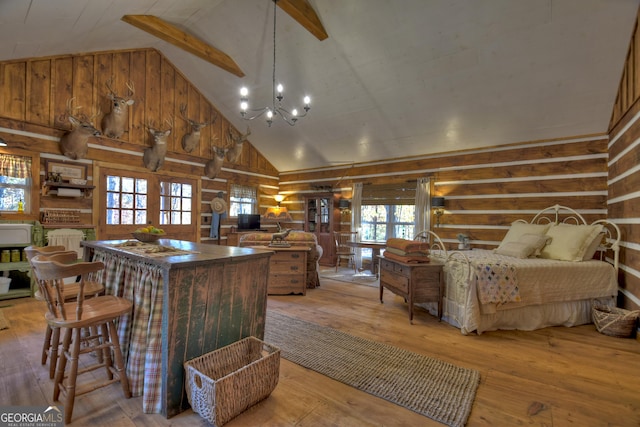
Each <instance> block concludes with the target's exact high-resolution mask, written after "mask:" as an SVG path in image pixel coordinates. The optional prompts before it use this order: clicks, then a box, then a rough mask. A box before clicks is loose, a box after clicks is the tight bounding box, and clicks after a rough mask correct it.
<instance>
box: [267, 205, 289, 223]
mask: <svg viewBox="0 0 640 427" xmlns="http://www.w3.org/2000/svg"><path fill="white" fill-rule="evenodd" d="M262 217H263V218H264V219H273V220H279V221H291V220H292V218H291V215H289V212H288V211H287V208H285V207H280V206H274V207H271V208H267V211H266V212H265V213H264V215H263V216H262Z"/></svg>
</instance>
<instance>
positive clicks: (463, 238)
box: [457, 233, 469, 249]
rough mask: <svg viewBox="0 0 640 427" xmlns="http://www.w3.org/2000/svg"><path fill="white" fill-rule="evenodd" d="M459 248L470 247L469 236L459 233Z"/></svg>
mask: <svg viewBox="0 0 640 427" xmlns="http://www.w3.org/2000/svg"><path fill="white" fill-rule="evenodd" d="M457 237H458V242H460V243H458V249H469V236H467V235H466V234H462V233H458V236H457Z"/></svg>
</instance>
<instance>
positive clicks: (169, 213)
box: [160, 181, 193, 225]
mask: <svg viewBox="0 0 640 427" xmlns="http://www.w3.org/2000/svg"><path fill="white" fill-rule="evenodd" d="M192 194H193V192H192V186H191V184H182V183H179V182H164V181H163V182H160V224H163V225H166V224H183V225H186V224H191V207H192V205H193V203H192V198H193V196H192Z"/></svg>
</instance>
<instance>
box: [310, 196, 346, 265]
mask: <svg viewBox="0 0 640 427" xmlns="http://www.w3.org/2000/svg"><path fill="white" fill-rule="evenodd" d="M339 223H340V211H339V209H338V196H337V195H335V194H333V193H323V194H316V195H313V196H308V197H306V198H305V219H304V231H308V232H309V233H314V234H315V235H316V239H317V240H318V244H319V245H320V246H322V251H323V252H322V257H321V258H320V260H319V263H320V264H321V265H325V266H334V265H336V251H335V241H334V238H333V232H334V231H335V230H336V227H337V226H338V225H339Z"/></svg>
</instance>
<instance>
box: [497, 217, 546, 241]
mask: <svg viewBox="0 0 640 427" xmlns="http://www.w3.org/2000/svg"><path fill="white" fill-rule="evenodd" d="M549 227H551V224H529V223H526V222H519V221H516V222H513V223H512V224H511V228H509V231H508V232H507V234H506V235H505V236H504V238H503V239H502V242H501V243H500V246H498V248H502V247H503V245H505V244H507V243H509V242H519V241H520V237H522V235H524V234H538V235H540V234H545V233H546V232H547V230H548V229H549Z"/></svg>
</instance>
